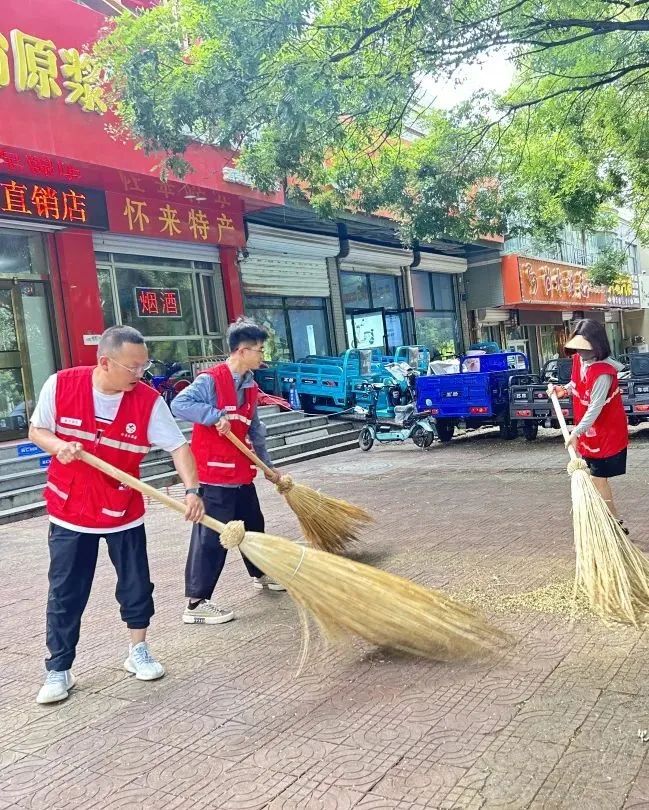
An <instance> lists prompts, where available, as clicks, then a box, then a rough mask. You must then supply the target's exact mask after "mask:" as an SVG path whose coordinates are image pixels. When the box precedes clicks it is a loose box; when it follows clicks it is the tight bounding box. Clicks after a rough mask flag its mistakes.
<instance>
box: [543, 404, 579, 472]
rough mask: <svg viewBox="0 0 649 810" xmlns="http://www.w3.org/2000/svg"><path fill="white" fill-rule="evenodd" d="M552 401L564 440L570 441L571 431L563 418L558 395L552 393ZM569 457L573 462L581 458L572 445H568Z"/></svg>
mask: <svg viewBox="0 0 649 810" xmlns="http://www.w3.org/2000/svg"><path fill="white" fill-rule="evenodd" d="M550 399H551V400H552V404H553V405H554V412H555V414H556V416H557V422H558V423H559V427H560V428H561V432H562V433H563V438H564V439H565V440H566V442H567V441H568V439H570V431H569V430H568V425H566V420H565V418H564V416H563V411H562V410H561V405H560V404H559V399H558V397H557V395H556V394H555V393H554V391H553V392H552V394H551V396H550ZM568 455H569V456H570V458H571V460H572V461H575V459H578V458H579V455H578V453H577V451H576V450H575V448H574V447H573V446H572V445H570V444H569V445H568Z"/></svg>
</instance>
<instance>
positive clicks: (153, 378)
mask: <svg viewBox="0 0 649 810" xmlns="http://www.w3.org/2000/svg"><path fill="white" fill-rule="evenodd" d="M151 363H152V364H153V365H155V366H162V367H163V368H164V372H165V373H164V374H153V373H152V372H151V371H150V370H147V371H145V372H144V376H143V377H142V381H143V382H144V383H146V384H147V385H150V386H151V388H155V390H156V391H157V392H158V393H159V394H160V396H161V397H162V398H163V399H164V401H165V402H166V403H167V405H171V402H172V400H173V399H174V398H175V397H176V396H177V395H178V394H179V393H180V392H181V391H183V390H184V389H185V388H187V387H188V386H189V385H190V384H191V378H190V375H189V372H188V371H187V370H186V369H184V368H183V366H182V363H177V362H174V363H165V362H163V361H162V360H154V359H151Z"/></svg>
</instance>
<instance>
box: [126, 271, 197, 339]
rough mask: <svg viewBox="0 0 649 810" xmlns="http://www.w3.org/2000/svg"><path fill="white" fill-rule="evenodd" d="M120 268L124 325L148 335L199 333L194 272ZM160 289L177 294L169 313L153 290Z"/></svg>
mask: <svg viewBox="0 0 649 810" xmlns="http://www.w3.org/2000/svg"><path fill="white" fill-rule="evenodd" d="M116 270H117V289H118V295H119V308H120V314H121V319H122V323H123V324H128V325H129V326H133V327H135V329H138V330H139V331H140V332H142V334H143V335H144V336H145V337H154V336H156V335H158V336H161V335H164V336H171V335H177V336H179V337H180V336H184V335H197V334H199V330H198V324H197V320H196V306H195V297H194V285H193V277H192V274H191V273H175V272H173V271H172V270H157V269H155V270H153V269H149V268H139V267H138V268H136V267H128V268H126V267H125V268H120V267H118V268H116ZM156 290H159V291H173V292H174V293H175V294H176V295H177V302H176V304H175V305H174V309H173V310H171V312H169V311H167V312H165V310H164V306H163V303H162V301H161V300H160V299H159V298H157V299H156V300H154V296H152V295H151V294H150V291H156ZM176 291H177V292H176ZM173 313H178V314H173Z"/></svg>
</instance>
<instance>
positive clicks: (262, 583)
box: [252, 575, 286, 591]
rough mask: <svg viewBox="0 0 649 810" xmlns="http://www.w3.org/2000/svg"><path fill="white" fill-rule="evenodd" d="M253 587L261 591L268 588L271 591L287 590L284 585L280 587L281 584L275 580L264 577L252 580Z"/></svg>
mask: <svg viewBox="0 0 649 810" xmlns="http://www.w3.org/2000/svg"><path fill="white" fill-rule="evenodd" d="M252 587H253V588H257V590H259V591H263V589H264V588H268V590H269V591H285V590H286V588H285V587H284V586H283V585H280V584H279V582H275V580H274V579H271V578H270V577H267V576H265V575H264V576H263V577H253V578H252Z"/></svg>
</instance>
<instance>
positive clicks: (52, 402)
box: [30, 374, 186, 534]
mask: <svg viewBox="0 0 649 810" xmlns="http://www.w3.org/2000/svg"><path fill="white" fill-rule="evenodd" d="M123 396H124V394H123V393H120V394H102V393H101V391H97V389H96V388H93V389H92V399H93V402H94V404H95V419H96V420H97V421H98V422H100V423H103V424H105V425H110V424H112V422H113V421H114V420H115V417H116V416H117V411H118V410H119V406H120V403H121V401H122V397H123ZM30 422H31V424H32V425H33V426H34V427H37V428H44V429H45V430H49V431H51V432H52V433H55V432H56V374H52V376H51V377H48V379H47V380H46V381H45V385H44V386H43V388H42V389H41V393H40V395H39V397H38V402H37V404H36V408H35V409H34V413H33V414H32V418H31V420H30ZM147 439H148V442H149V444H150V445H151V446H152V447H159V448H161V449H162V450H166V451H167V452H168V453H173V451H174V450H177V449H178V448H179V447H182V446H183V444H185V443H186V440H185V437H184V436H183V434H182V432H181V430H180V428H179V427H178V425H177V424H176V422H175V420H174V418H173V416H172V415H171V411H170V410H169V408H168V407H167V403H166V402H165V401H164V400H163V399H162V397H159V398H158V401H157V402H156V404H155V405H154V406H153V410H152V411H151V418H150V419H149V427H148V430H147ZM50 520H51V521H52V523H56V524H57V525H59V526H63V527H64V528H66V529H72V531H76V532H85V533H86V534H108V533H110V532H122V531H125V530H126V529H132V528H134V527H135V526H141V525H142V523H144V518H139V519H138V520H134V521H132V522H131V523H127V524H125V525H124V526H115V527H113V528H112V529H93V528H88V527H86V526H76V525H73V524H72V523H65V522H64V521H62V520H59V519H58V518H53V517H50Z"/></svg>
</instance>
